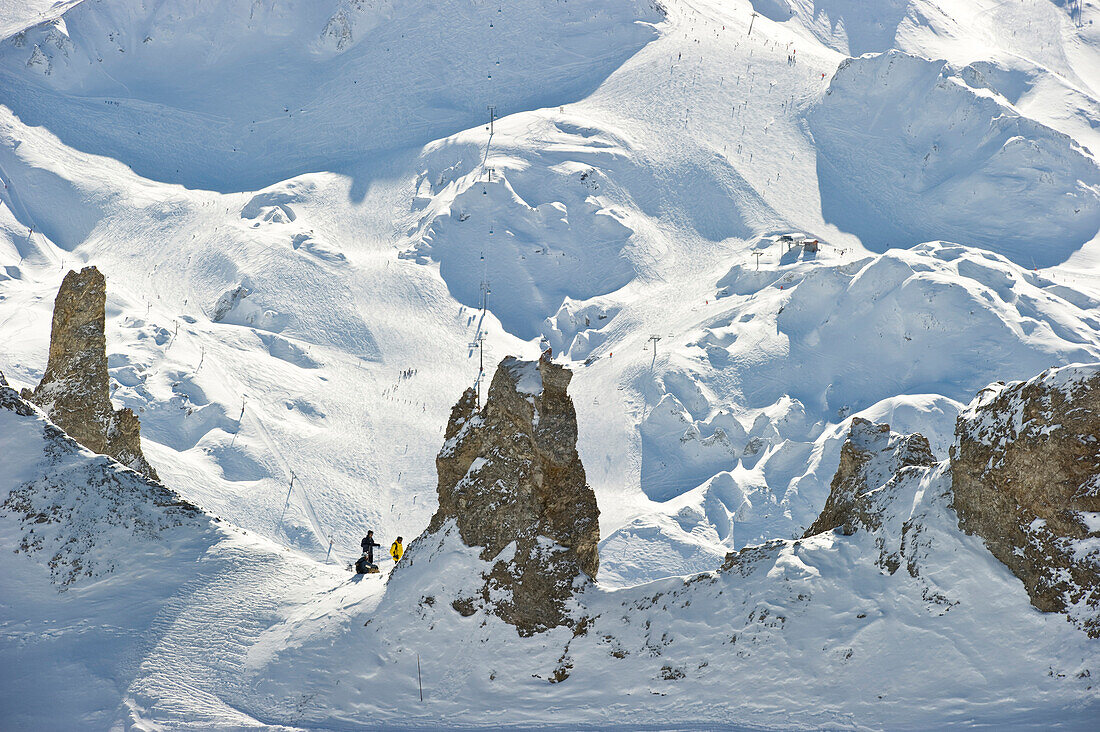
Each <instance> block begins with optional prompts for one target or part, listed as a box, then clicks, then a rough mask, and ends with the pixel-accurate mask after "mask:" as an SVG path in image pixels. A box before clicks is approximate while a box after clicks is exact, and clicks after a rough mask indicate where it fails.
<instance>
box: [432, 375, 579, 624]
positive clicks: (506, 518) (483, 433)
mask: <svg viewBox="0 0 1100 732" xmlns="http://www.w3.org/2000/svg"><path fill="white" fill-rule="evenodd" d="M571 378H572V373H571V372H570V371H569V370H568V369H565V368H564V367H562V366H558V365H555V364H553V363H551V362H550V361H548V360H545V359H544V360H540V361H538V362H529V361H519V360H517V359H515V358H511V357H509V358H506V359H504V360H503V361H502V362H501V363H500V365H499V366H498V367H497V371H496V374H495V375H494V377H493V382H492V384H491V385H490V387H489V392H488V395H487V397H486V401H485V406H484V407H483V408H482V410H481V411H480V412H479V411H477V405H476V400H477V396H476V394H475V392H474V390H473V389H469V390H467V391H466V393H465V394H463V395H462V398H461V399H460V400H459V402H458V404H456V405H455V407H454V409H453V410H452V412H451V419H450V421H449V423H448V425H447V430H446V433H445V437H446V442H445V443H444V446H443V449H442V450H441V451H440V453H439V456H438V457H437V458H436V468H437V470H438V473H439V488H438V490H439V510H438V511H437V512H436V514H435V516H433V517H432V520H431V524H430V525H429V527H428V531H429V532H436V531H439V530H440V529H441V528H443V526H444V524H446V523H447V522H448V521H451V520H453V521H454V522H455V524H456V525H457V527H458V530H459V532H460V534H461V537H462V540H463V542H464V543H466V544H467V545H468V546H472V547H482V548H483V549H482V552H481V557H482V559H485V560H491V561H494V564H493V567H492V569H491V571H490V573H489V574H488V575H486V577H485V585H484V587H483V589H482V592H481V596H480V597H472V598H467V599H463V600H462V601H460V602H456V603H455V607H456V609H458V610H459V611H460V612H463V613H464V614H471V613H473V612H475V611H476V609H477V608H478V607H485V608H486V609H488V610H490V611H492V612H495V613H496V614H498V615H499V616H500V617H501V618H503V619H504V620H505V621H507V622H509V623H511V624H513V625H515V626H516V628H517V629H518V630H519V632H520V634H521V635H531V634H532V633H536V632H541V631H544V630H547V629H549V628H553V627H556V626H560V625H567V624H571V619H570V617H569V601H570V600H571V598H572V597H573V593H574V589H575V587H574V586H575V585H576V584H577V583H578V580H580V581H581V582H583V581H584V580H585V575H587V577H595V575H596V570H597V569H598V567H599V556H598V554H597V549H596V545H597V543H598V542H599V509H598V508H597V507H596V496H595V494H594V493H593V492H592V489H591V488H589V486H588V484H587V482H586V480H585V474H584V467H583V466H582V465H581V461H580V457H579V456H578V455H577V416H576V412H575V411H574V409H573V402H572V400H571V399H570V398H569V396H568V394H567V393H566V389H567V387H568V386H569V380H570V379H571ZM506 549H507V550H508V551H505V550H506Z"/></svg>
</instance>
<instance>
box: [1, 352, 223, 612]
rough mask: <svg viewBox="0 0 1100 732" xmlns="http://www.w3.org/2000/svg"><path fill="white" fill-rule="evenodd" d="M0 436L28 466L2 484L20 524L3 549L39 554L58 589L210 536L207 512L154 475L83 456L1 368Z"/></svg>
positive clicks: (4, 500)
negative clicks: (23, 475) (23, 477)
mask: <svg viewBox="0 0 1100 732" xmlns="http://www.w3.org/2000/svg"><path fill="white" fill-rule="evenodd" d="M0 436H3V437H4V438H5V439H7V440H10V442H11V444H14V445H18V448H19V449H20V451H21V452H24V454H22V455H21V456H20V457H21V458H23V459H24V460H25V461H26V462H25V465H33V466H34V470H33V471H32V472H31V473H30V474H29V476H28V480H27V481H26V482H23V483H18V484H14V486H13V487H12V488H11V490H10V491H3V490H0V511H8V512H11V513H12V514H13V515H14V516H15V518H16V522H17V526H18V529H17V530H16V531H15V532H14V533H11V534H9V535H8V537H7V538H8V539H9V540H10V541H11V544H10V546H7V547H6V549H13V550H14V551H15V552H16V553H20V554H26V555H28V556H37V557H39V558H40V561H41V562H42V563H43V564H46V565H48V566H49V571H50V577H51V580H52V581H53V582H54V583H55V584H56V585H58V587H59V588H60V589H61V590H65V589H66V588H68V587H69V586H71V585H73V584H74V583H77V582H79V581H81V580H83V579H87V578H94V577H101V576H104V575H107V574H110V573H112V572H114V571H115V569H116V565H117V564H118V563H120V562H126V561H134V558H136V557H142V558H143V560H142V561H143V562H144V561H145V560H148V561H151V562H158V561H161V560H162V559H163V558H164V557H169V556H172V552H166V551H165V546H171V547H172V549H173V551H179V550H180V549H182V547H183V546H185V545H188V544H191V545H192V546H194V545H195V543H197V544H198V545H200V547H199V550H198V551H202V549H201V546H202V545H206V544H208V543H211V542H212V540H213V537H212V535H211V531H212V530H213V526H214V524H213V520H212V518H211V517H210V516H208V515H206V514H204V513H203V512H202V511H201V510H199V509H198V508H197V507H196V506H194V505H193V504H191V503H190V502H188V501H186V500H183V499H182V498H181V497H180V496H179V495H177V494H176V493H175V492H173V491H172V490H170V489H168V488H166V487H165V486H164V485H162V484H161V483H159V482H158V481H155V480H151V479H150V478H147V477H145V476H143V475H140V474H136V473H134V472H132V471H129V470H125V469H124V468H122V467H120V466H119V464H118V463H117V462H115V461H114V460H110V459H108V458H106V457H102V456H91V455H89V454H88V453H87V452H86V451H85V450H83V449H81V446H80V445H79V444H78V443H77V442H76V441H75V440H73V438H72V437H70V436H69V435H67V434H66V433H65V432H63V431H62V430H60V429H59V428H58V427H57V426H56V424H52V423H50V422H48V421H46V419H45V418H43V417H42V415H41V414H40V413H39V412H38V411H37V410H35V409H34V407H32V406H31V405H30V404H29V403H28V402H27V401H26V400H25V399H24V398H23V397H21V396H20V395H19V394H17V393H16V391H15V389H12V388H11V387H9V386H8V385H7V383H6V381H5V380H4V376H3V374H0ZM2 442H3V441H2V440H0V444H2ZM0 454H2V453H0ZM17 464H18V463H17ZM16 475H19V472H18V471H16ZM5 477H7V478H11V475H10V474H9V475H7V476H5ZM150 542H152V543H155V545H156V551H152V550H151V549H150V547H151V543H150ZM181 542H182V543H181Z"/></svg>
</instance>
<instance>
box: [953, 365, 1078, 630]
mask: <svg viewBox="0 0 1100 732" xmlns="http://www.w3.org/2000/svg"><path fill="white" fill-rule="evenodd" d="M951 475H952V488H953V490H954V494H955V500H954V508H955V511H956V513H957V514H958V517H959V527H960V528H962V529H963V530H964V531H966V532H967V533H970V534H977V535H979V536H981V537H982V539H984V540H985V543H986V546H988V547H989V550H990V551H991V552H992V553H993V555H994V556H995V557H997V559H999V560H1001V561H1002V562H1003V563H1004V564H1005V565H1007V566H1008V568H1009V569H1011V570H1012V572H1013V574H1015V575H1016V576H1017V577H1019V578H1020V580H1022V581H1023V583H1024V586H1025V587H1026V588H1027V592H1028V595H1029V596H1030V597H1031V603H1032V604H1033V605H1034V606H1035V607H1037V608H1038V609H1040V610H1043V611H1044V612H1064V613H1066V614H1067V615H1068V616H1069V617H1070V618H1071V620H1073V621H1074V622H1075V623H1076V624H1077V625H1078V626H1079V627H1081V628H1083V629H1084V630H1085V631H1086V632H1087V633H1088V634H1089V635H1090V636H1092V637H1094V638H1095V637H1100V364H1090V365H1087V366H1067V367H1065V368H1060V369H1055V370H1051V371H1046V372H1044V373H1042V374H1040V375H1039V376H1037V377H1035V378H1033V379H1031V380H1030V381H1026V382H1016V383H1013V384H1008V385H1005V384H1002V383H997V384H995V385H993V386H991V387H989V388H987V389H984V390H983V391H982V392H981V393H980V394H979V395H978V397H977V398H976V399H975V400H974V401H973V402H972V403H971V404H970V406H969V407H968V408H967V409H966V411H964V412H963V413H962V414H961V415H959V418H958V421H957V422H956V425H955V445H954V446H953V447H952V448H951Z"/></svg>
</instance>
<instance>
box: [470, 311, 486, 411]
mask: <svg viewBox="0 0 1100 732" xmlns="http://www.w3.org/2000/svg"><path fill="white" fill-rule="evenodd" d="M470 348H476V349H477V353H478V366H477V380H476V381H475V382H474V386H475V387H476V388H477V402H476V404H477V408H478V409H481V379H482V377H484V376H485V334H484V333H483V332H481V331H480V330H479V331H478V332H477V336H475V337H474V340H473V341H472V342H471V343H470Z"/></svg>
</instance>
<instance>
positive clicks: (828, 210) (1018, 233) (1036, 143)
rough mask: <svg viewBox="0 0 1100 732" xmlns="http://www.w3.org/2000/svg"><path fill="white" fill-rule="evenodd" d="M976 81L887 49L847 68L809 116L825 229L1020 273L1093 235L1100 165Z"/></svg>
mask: <svg viewBox="0 0 1100 732" xmlns="http://www.w3.org/2000/svg"><path fill="white" fill-rule="evenodd" d="M980 78H981V75H980V74H978V73H975V72H974V70H973V69H962V70H960V69H956V68H953V67H951V66H949V65H948V64H946V63H945V62H943V61H929V60H927V59H924V58H920V57H917V56H912V55H909V54H905V53H901V52H897V51H892V52H889V53H885V54H881V55H877V56H864V57H861V58H857V59H850V60H848V61H845V62H844V63H842V64H841V65H840V68H839V69H837V72H836V74H835V76H834V77H833V79H832V81H831V82H830V85H829V90H828V92H827V93H826V95H825V98H824V99H823V100H822V102H821V103H820V105H819V106H818V107H817V109H815V110H814V111H813V112H812V113H811V114H810V116H809V123H810V128H811V130H812V132H813V135H814V140H815V141H816V143H817V146H818V159H817V172H818V179H819V186H820V189H821V207H822V214H823V216H824V217H825V220H826V221H830V222H833V223H835V224H836V225H837V226H838V227H840V228H842V229H844V230H846V231H851V232H853V233H855V234H856V235H858V236H859V237H860V239H861V241H862V242H863V244H864V245H865V246H867V247H869V248H871V249H874V250H878V251H881V250H883V249H885V248H887V247H896V246H909V245H912V244H916V243H918V242H922V241H929V240H933V239H947V240H950V241H957V242H962V243H966V244H972V245H976V246H981V247H983V248H987V249H989V250H991V251H995V252H998V253H1000V254H1003V255H1005V256H1007V257H1009V258H1010V259H1012V260H1013V261H1015V262H1017V263H1018V264H1021V265H1024V266H1030V267H1035V266H1044V267H1045V266H1050V265H1053V264H1058V263H1060V262H1062V261H1065V259H1067V258H1068V257H1069V256H1070V255H1071V254H1072V253H1073V252H1075V251H1076V250H1077V249H1079V248H1080V247H1081V246H1082V245H1084V244H1085V243H1087V242H1089V241H1090V240H1092V238H1093V237H1094V236H1096V232H1097V230H1098V229H1100V165H1098V164H1097V162H1096V160H1095V158H1094V157H1093V156H1092V155H1091V154H1090V153H1089V152H1088V151H1087V150H1084V149H1082V148H1081V147H1080V146H1079V145H1078V144H1076V143H1075V142H1074V141H1073V139H1072V138H1070V137H1069V136H1067V135H1065V134H1062V133H1060V132H1056V131H1055V130H1053V129H1051V128H1049V127H1046V126H1045V125H1042V124H1040V123H1038V122H1035V121H1034V120H1032V119H1029V118H1027V117H1024V116H1021V115H1020V114H1019V113H1018V112H1017V111H1016V110H1015V109H1014V108H1012V107H1011V105H1010V104H1009V103H1008V102H1007V100H1005V99H1004V98H1003V97H1002V96H1001V95H1000V94H998V93H996V92H994V91H990V90H989V89H988V88H983V87H980V86H979V87H977V88H975V87H972V86H971V85H970V84H968V81H967V80H968V79H969V80H971V82H972V83H975V84H977V83H978V82H977V81H975V80H976V79H980Z"/></svg>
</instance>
